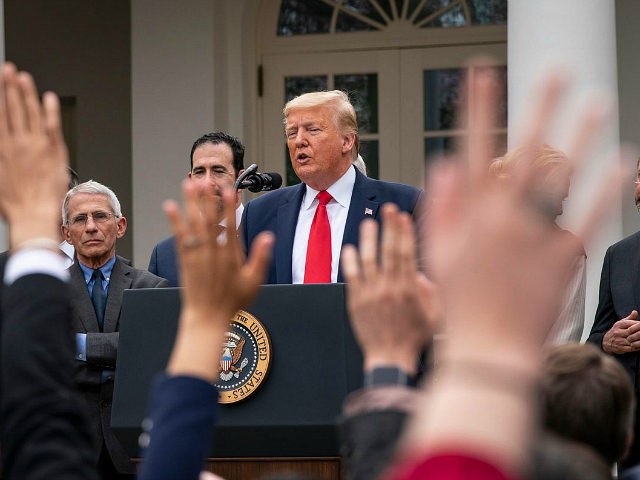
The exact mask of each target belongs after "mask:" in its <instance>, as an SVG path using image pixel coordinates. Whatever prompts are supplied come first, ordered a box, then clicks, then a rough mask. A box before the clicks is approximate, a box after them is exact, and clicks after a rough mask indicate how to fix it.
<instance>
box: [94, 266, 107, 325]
mask: <svg viewBox="0 0 640 480" xmlns="http://www.w3.org/2000/svg"><path fill="white" fill-rule="evenodd" d="M91 278H92V279H93V290H91V302H93V309H94V310H95V311H96V318H97V319H98V326H99V327H100V331H102V329H103V327H104V307H105V303H106V302H105V298H104V289H103V288H102V279H103V278H104V276H103V275H102V272H101V271H100V269H97V270H94V271H93V275H91Z"/></svg>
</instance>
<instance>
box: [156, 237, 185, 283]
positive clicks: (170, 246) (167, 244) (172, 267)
mask: <svg viewBox="0 0 640 480" xmlns="http://www.w3.org/2000/svg"><path fill="white" fill-rule="evenodd" d="M149 271H150V272H151V273H153V274H154V275H157V276H159V277H162V278H166V279H167V281H168V282H169V286H170V287H179V286H180V279H179V277H178V259H177V257H176V238H175V237H174V236H171V237H168V238H165V239H164V240H162V241H161V242H159V243H158V244H157V245H156V246H155V247H153V252H151V258H150V259H149Z"/></svg>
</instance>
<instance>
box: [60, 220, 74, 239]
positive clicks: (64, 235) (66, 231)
mask: <svg viewBox="0 0 640 480" xmlns="http://www.w3.org/2000/svg"><path fill="white" fill-rule="evenodd" d="M60 231H61V232H62V238H64V239H65V240H66V241H67V243H68V244H71V236H70V235H69V227H67V226H66V225H65V224H64V223H63V224H62V225H60Z"/></svg>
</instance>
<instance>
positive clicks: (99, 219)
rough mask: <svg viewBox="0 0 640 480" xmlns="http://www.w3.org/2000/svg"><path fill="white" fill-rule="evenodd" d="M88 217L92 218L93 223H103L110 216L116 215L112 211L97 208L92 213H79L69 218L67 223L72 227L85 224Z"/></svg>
mask: <svg viewBox="0 0 640 480" xmlns="http://www.w3.org/2000/svg"><path fill="white" fill-rule="evenodd" d="M89 217H91V218H93V222H94V223H105V222H107V221H109V219H110V218H111V217H116V215H115V214H114V213H109V212H103V211H101V210H98V211H96V212H92V213H81V214H80V215H76V216H75V217H73V218H72V219H70V220H69V222H68V224H69V225H72V226H74V227H80V226H85V225H86V224H87V220H89Z"/></svg>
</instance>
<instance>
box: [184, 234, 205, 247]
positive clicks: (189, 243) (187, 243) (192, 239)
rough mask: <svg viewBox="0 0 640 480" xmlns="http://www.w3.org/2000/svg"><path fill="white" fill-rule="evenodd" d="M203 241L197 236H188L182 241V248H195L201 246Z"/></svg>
mask: <svg viewBox="0 0 640 480" xmlns="http://www.w3.org/2000/svg"><path fill="white" fill-rule="evenodd" d="M203 243H204V241H203V240H202V239H201V238H200V237H198V236H197V235H190V236H188V237H187V238H185V239H184V241H183V242H182V246H183V247H184V248H197V247H199V246H200V245H202V244H203Z"/></svg>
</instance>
